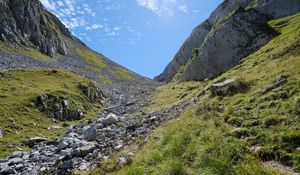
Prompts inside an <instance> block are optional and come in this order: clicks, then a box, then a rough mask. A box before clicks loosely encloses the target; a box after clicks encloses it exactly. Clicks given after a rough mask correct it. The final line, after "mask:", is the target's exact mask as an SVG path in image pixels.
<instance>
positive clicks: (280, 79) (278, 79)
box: [258, 73, 289, 94]
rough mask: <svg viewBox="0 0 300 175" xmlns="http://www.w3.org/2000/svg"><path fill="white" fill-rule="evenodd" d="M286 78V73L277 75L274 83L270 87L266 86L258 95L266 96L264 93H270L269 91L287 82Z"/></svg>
mask: <svg viewBox="0 0 300 175" xmlns="http://www.w3.org/2000/svg"><path fill="white" fill-rule="evenodd" d="M288 76H289V75H288V74H286V73H285V74H281V75H279V76H278V77H276V79H275V83H273V84H271V85H270V86H267V87H265V88H263V89H262V90H260V91H258V93H260V94H266V93H268V92H270V91H271V90H273V89H276V88H278V87H280V86H282V85H283V84H285V83H286V82H287V78H288Z"/></svg>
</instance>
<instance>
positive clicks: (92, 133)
mask: <svg viewBox="0 0 300 175" xmlns="http://www.w3.org/2000/svg"><path fill="white" fill-rule="evenodd" d="M96 137H97V130H96V128H95V127H94V126H89V127H87V128H85V129H84V130H83V138H84V139H85V140H87V141H93V140H95V139H96Z"/></svg>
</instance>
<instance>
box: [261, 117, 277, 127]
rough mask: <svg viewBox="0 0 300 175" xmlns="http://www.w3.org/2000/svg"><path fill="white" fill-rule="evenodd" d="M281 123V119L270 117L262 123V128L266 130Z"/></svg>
mask: <svg viewBox="0 0 300 175" xmlns="http://www.w3.org/2000/svg"><path fill="white" fill-rule="evenodd" d="M280 123H281V119H279V118H276V117H273V116H270V117H266V119H265V121H264V126H265V127H266V128H268V127H270V126H273V125H278V124H280Z"/></svg>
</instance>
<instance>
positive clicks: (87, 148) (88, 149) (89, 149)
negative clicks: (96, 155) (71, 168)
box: [79, 143, 96, 157]
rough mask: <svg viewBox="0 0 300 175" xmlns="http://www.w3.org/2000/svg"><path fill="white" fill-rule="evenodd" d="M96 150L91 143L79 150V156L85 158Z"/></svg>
mask: <svg viewBox="0 0 300 175" xmlns="http://www.w3.org/2000/svg"><path fill="white" fill-rule="evenodd" d="M95 149H96V145H95V144H93V143H89V144H87V145H85V146H83V147H81V148H79V151H80V156H81V157H85V156H86V155H88V154H89V153H92V152H93V151H94V150H95Z"/></svg>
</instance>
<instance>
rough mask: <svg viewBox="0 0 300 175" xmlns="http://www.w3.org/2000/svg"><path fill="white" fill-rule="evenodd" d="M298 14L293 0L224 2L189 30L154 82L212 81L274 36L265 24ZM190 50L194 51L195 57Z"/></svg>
mask: <svg viewBox="0 0 300 175" xmlns="http://www.w3.org/2000/svg"><path fill="white" fill-rule="evenodd" d="M245 9H247V10H245ZM298 11H300V1H297V0H287V1H285V2H284V3H283V1H281V0H259V1H257V0H238V1H236V0H225V1H224V2H223V3H222V4H221V5H220V6H218V8H217V9H216V10H215V11H214V12H213V13H212V14H211V16H210V17H209V19H207V20H206V21H205V22H203V23H202V24H201V25H199V26H198V27H196V28H195V29H194V30H193V32H192V34H191V35H190V36H189V38H188V39H187V40H186V41H185V42H184V44H183V46H182V47H181V48H180V50H179V51H178V52H177V54H176V55H175V57H174V59H173V60H172V62H171V63H170V64H169V65H168V66H167V67H166V69H165V70H164V72H163V73H162V74H160V75H159V76H157V77H155V79H156V80H158V81H165V82H170V81H172V80H173V79H174V77H175V76H176V79H178V80H181V81H188V80H203V79H205V78H211V77H214V76H216V75H218V74H220V73H222V72H224V71H226V70H228V69H230V68H232V67H233V66H235V65H236V64H238V62H239V60H240V59H242V58H244V57H245V56H246V55H248V54H250V53H253V52H254V51H255V50H256V49H258V48H259V47H261V46H262V45H264V44H266V43H267V42H268V41H269V40H270V39H271V38H272V36H274V34H275V33H274V31H272V29H270V28H269V27H268V25H267V21H268V20H270V19H274V18H279V17H284V16H289V15H292V14H294V13H296V12H298ZM231 28H234V30H231ZM229 29H230V30H229ZM193 50H197V54H196V55H195V52H194V51H193Z"/></svg>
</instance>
